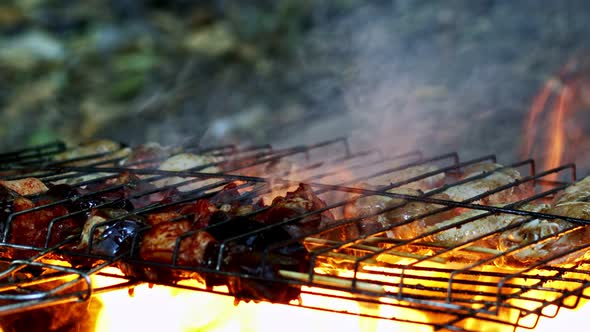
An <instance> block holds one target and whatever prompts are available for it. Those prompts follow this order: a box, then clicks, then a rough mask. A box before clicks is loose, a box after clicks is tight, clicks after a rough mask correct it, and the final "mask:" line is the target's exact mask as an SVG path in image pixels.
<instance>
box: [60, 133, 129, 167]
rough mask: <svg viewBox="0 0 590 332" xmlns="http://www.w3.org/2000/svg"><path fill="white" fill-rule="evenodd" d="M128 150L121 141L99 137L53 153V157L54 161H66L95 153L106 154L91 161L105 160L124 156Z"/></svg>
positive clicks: (78, 162) (74, 163)
mask: <svg viewBox="0 0 590 332" xmlns="http://www.w3.org/2000/svg"><path fill="white" fill-rule="evenodd" d="M129 152H130V149H128V148H125V146H124V145H123V144H121V143H117V142H114V141H111V140H107V139H100V140H94V141H90V142H87V143H83V144H79V145H77V146H76V147H73V148H69V149H67V150H66V151H64V152H62V153H60V154H57V155H55V156H54V158H53V159H54V160H56V161H68V160H71V159H79V158H84V157H89V156H95V155H99V156H100V155H102V154H105V155H106V156H104V157H100V159H97V158H93V159H92V162H93V163H94V162H97V161H101V160H107V158H108V159H112V158H116V157H124V156H126V155H127V154H128V153H129ZM87 163H88V161H85V160H80V161H75V162H69V163H68V165H72V166H73V165H77V166H82V165H85V164H87Z"/></svg>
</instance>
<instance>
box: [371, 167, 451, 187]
mask: <svg viewBox="0 0 590 332" xmlns="http://www.w3.org/2000/svg"><path fill="white" fill-rule="evenodd" d="M435 171H438V167H436V166H435V165H417V166H412V167H408V168H405V169H403V170H400V171H397V172H393V173H388V174H384V175H380V176H377V177H375V178H371V179H369V180H367V181H368V183H369V184H370V185H373V186H388V185H390V184H393V183H397V182H402V181H406V180H408V179H411V178H415V177H418V176H420V175H423V174H426V173H430V172H435ZM444 181H445V174H444V173H442V172H441V173H437V174H435V175H432V176H429V177H427V178H423V179H420V180H417V181H414V182H410V183H407V184H404V185H402V186H401V188H409V189H414V190H428V189H432V188H436V187H440V186H441V185H443V183H444Z"/></svg>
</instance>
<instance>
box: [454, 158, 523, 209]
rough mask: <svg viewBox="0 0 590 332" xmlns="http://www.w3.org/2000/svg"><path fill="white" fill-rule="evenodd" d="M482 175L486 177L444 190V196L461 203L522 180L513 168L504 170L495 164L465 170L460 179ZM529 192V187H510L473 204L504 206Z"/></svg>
mask: <svg viewBox="0 0 590 332" xmlns="http://www.w3.org/2000/svg"><path fill="white" fill-rule="evenodd" d="M482 174H488V175H487V176H485V177H483V178H477V179H473V180H471V181H468V182H466V183H463V184H460V185H456V186H452V187H450V188H448V189H446V190H445V191H444V194H445V195H446V196H447V197H448V198H449V199H450V200H453V201H457V202H462V201H465V200H467V199H470V198H473V197H476V196H479V195H482V194H484V193H486V192H488V191H491V190H494V189H497V188H499V187H501V186H504V185H509V184H512V183H514V182H516V181H518V180H520V179H521V178H522V176H521V175H520V173H519V172H518V171H517V170H516V169H514V168H504V167H503V166H502V165H499V164H495V163H481V164H477V165H474V166H471V167H469V168H467V169H466V170H465V173H464V174H463V176H462V177H461V180H465V179H469V178H474V177H477V176H481V175H482ZM529 191H530V185H528V184H520V185H518V186H511V187H510V188H508V189H506V190H502V191H499V192H497V193H494V194H492V195H487V196H485V197H483V198H481V199H479V200H477V201H475V202H474V203H477V204H485V205H494V204H506V203H510V202H515V201H518V200H519V199H521V198H522V197H523V196H524V195H525V194H526V193H528V192H529Z"/></svg>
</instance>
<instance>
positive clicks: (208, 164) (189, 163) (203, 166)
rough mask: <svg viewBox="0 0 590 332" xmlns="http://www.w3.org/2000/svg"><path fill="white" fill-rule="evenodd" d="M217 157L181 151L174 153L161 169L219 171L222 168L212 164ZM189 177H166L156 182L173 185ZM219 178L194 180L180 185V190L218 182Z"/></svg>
mask: <svg viewBox="0 0 590 332" xmlns="http://www.w3.org/2000/svg"><path fill="white" fill-rule="evenodd" d="M217 161H218V160H217V158H215V157H211V156H201V155H196V154H192V153H181V154H177V155H174V156H172V157H170V158H168V159H166V160H165V161H164V162H162V163H161V164H160V167H159V169H160V170H163V171H185V170H191V169H196V170H197V171H198V172H202V173H218V172H221V169H220V168H219V167H217V166H214V165H212V164H213V163H215V162H217ZM187 180H188V179H187V178H181V177H166V178H164V179H162V180H158V181H156V182H155V183H154V184H155V185H156V186H157V187H165V186H173V185H175V184H178V183H180V182H184V181H187ZM218 181H219V179H208V180H202V181H197V182H192V183H190V184H187V185H183V186H179V187H178V190H179V191H189V190H194V189H199V188H201V187H203V186H206V185H208V184H212V183H215V182H218Z"/></svg>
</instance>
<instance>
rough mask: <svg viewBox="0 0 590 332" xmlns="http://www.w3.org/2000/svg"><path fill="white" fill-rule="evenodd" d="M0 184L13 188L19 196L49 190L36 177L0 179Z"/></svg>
mask: <svg viewBox="0 0 590 332" xmlns="http://www.w3.org/2000/svg"><path fill="white" fill-rule="evenodd" d="M0 186H2V187H5V188H8V189H10V190H13V191H15V192H16V193H18V194H19V195H21V196H29V195H36V194H40V193H44V192H46V191H47V190H49V189H48V188H47V186H46V185H45V183H43V182H42V181H41V180H39V179H36V178H24V179H20V180H0Z"/></svg>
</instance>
